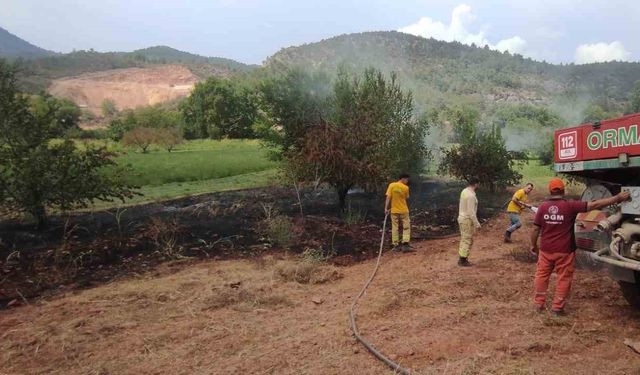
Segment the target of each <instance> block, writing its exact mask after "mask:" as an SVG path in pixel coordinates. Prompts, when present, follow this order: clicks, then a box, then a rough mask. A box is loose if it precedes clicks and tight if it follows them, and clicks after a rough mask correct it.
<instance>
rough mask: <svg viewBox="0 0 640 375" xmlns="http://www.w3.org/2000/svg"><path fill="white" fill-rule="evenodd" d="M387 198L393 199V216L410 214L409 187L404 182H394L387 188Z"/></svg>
mask: <svg viewBox="0 0 640 375" xmlns="http://www.w3.org/2000/svg"><path fill="white" fill-rule="evenodd" d="M385 195H386V196H387V197H390V198H391V213H392V214H408V213H409V206H407V198H409V187H408V186H407V185H405V184H403V183H402V182H392V183H390V184H389V187H388V188H387V193H386V194H385Z"/></svg>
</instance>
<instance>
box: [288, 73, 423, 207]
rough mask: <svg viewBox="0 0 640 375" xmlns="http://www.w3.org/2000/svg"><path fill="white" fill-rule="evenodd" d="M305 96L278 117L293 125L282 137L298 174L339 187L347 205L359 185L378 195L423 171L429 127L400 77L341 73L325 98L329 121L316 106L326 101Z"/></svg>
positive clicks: (297, 97) (292, 101) (293, 100)
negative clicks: (304, 110) (395, 180)
mask: <svg viewBox="0 0 640 375" xmlns="http://www.w3.org/2000/svg"><path fill="white" fill-rule="evenodd" d="M296 74H298V73H296ZM307 78H309V77H307ZM304 81H305V80H302V82H304ZM290 82H296V83H299V82H300V81H290ZM299 89H300V86H296V87H294V88H289V89H288V90H287V91H288V92H293V91H295V90H299ZM307 89H309V88H307ZM287 91H285V92H287ZM299 94H300V95H295V96H292V97H290V98H289V99H290V100H288V101H285V103H287V104H288V105H287V106H286V107H285V108H277V113H280V114H284V115H286V114H289V115H290V116H291V117H289V118H285V117H284V116H283V117H280V118H279V120H280V121H282V122H281V123H282V124H285V123H286V124H287V125H288V126H287V127H285V126H284V125H283V130H284V135H285V136H284V137H282V139H283V144H282V150H283V155H284V156H285V161H286V162H287V164H288V165H289V166H294V167H296V168H297V172H296V174H297V175H298V176H305V177H306V179H308V180H314V179H320V180H321V181H323V182H327V183H329V184H330V185H331V186H333V187H334V188H335V189H336V191H337V193H338V198H339V201H340V205H341V207H343V208H344V207H345V203H346V195H347V192H348V191H349V189H350V188H352V187H354V186H359V187H362V188H365V189H367V190H370V191H373V190H376V189H377V188H379V187H380V186H381V185H382V184H384V183H385V182H386V181H387V180H388V179H389V178H391V177H393V176H395V175H396V174H398V173H401V172H408V173H419V172H421V170H422V168H423V166H424V164H423V162H424V161H425V159H426V158H427V157H428V156H429V153H428V150H427V149H426V147H425V146H424V137H425V135H426V131H427V127H426V123H425V122H422V121H418V120H417V119H416V118H415V116H414V113H413V112H414V111H413V99H412V96H411V93H405V92H403V91H402V89H401V88H400V85H399V84H398V82H397V78H396V76H395V75H394V74H392V75H391V76H390V77H385V76H384V75H383V74H382V73H381V72H380V71H377V70H375V69H367V70H366V71H365V72H364V73H363V74H362V75H352V74H349V73H347V72H345V71H343V70H342V71H340V72H339V74H338V78H337V80H336V81H335V83H334V85H333V90H332V91H331V93H330V95H329V96H328V97H327V98H326V99H324V98H323V99H322V100H326V103H327V104H328V107H329V108H328V109H326V110H325V115H326V116H327V117H326V118H324V117H323V115H322V113H320V112H313V110H315V108H314V107H313V106H312V104H313V103H318V102H320V100H318V101H314V100H313V99H311V98H313V93H306V94H305V93H304V92H300V93H299ZM301 97H302V98H305V99H304V100H300V98H301ZM296 105H309V107H308V108H310V109H311V110H312V112H311V113H308V114H307V115H308V117H307V118H305V117H301V116H300V115H296V114H295V112H294V111H292V110H291V109H292V108H296Z"/></svg>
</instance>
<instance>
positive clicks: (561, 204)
mask: <svg viewBox="0 0 640 375" xmlns="http://www.w3.org/2000/svg"><path fill="white" fill-rule="evenodd" d="M549 193H551V196H550V197H549V198H548V199H547V200H546V201H545V202H544V203H542V204H541V205H540V206H539V207H538V211H537V212H536V216H535V219H534V224H535V226H534V229H533V231H532V233H531V252H532V253H535V254H538V264H537V269H536V275H535V281H534V289H535V296H534V299H533V302H534V304H535V307H536V310H537V311H539V312H542V311H544V309H545V304H546V295H547V288H548V286H549V278H550V277H551V273H552V272H553V271H554V270H555V271H556V275H557V280H556V292H555V296H554V298H553V303H552V305H551V313H552V314H554V315H564V314H565V304H566V301H567V297H568V296H569V291H570V290H571V282H572V280H573V272H574V269H575V258H576V253H575V250H576V245H575V241H574V236H573V226H574V224H575V221H576V216H577V215H578V214H579V213H580V212H587V211H591V210H597V209H600V208H603V207H606V206H610V205H612V204H616V203H620V202H624V201H626V200H628V199H629V192H627V191H623V192H621V193H619V194H618V195H615V196H613V197H609V198H603V199H598V200H595V201H591V202H583V201H577V200H567V199H565V196H564V194H565V186H564V182H563V181H562V180H561V179H559V178H554V179H552V180H551V181H550V182H549ZM538 237H540V247H538Z"/></svg>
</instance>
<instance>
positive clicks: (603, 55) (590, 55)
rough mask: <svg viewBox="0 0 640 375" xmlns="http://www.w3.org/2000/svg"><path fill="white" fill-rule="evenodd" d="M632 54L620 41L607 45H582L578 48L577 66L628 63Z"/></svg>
mask: <svg viewBox="0 0 640 375" xmlns="http://www.w3.org/2000/svg"><path fill="white" fill-rule="evenodd" d="M630 57H631V53H630V52H629V51H627V50H626V49H625V48H624V45H623V44H622V43H620V42H618V41H615V42H611V43H609V44H607V43H603V42H601V43H594V44H581V45H579V46H578V48H576V56H575V61H576V64H589V63H595V62H605V61H613V60H618V61H628V60H629V58H630Z"/></svg>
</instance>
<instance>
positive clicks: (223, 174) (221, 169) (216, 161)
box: [91, 140, 277, 209]
mask: <svg viewBox="0 0 640 375" xmlns="http://www.w3.org/2000/svg"><path fill="white" fill-rule="evenodd" d="M95 143H96V144H101V145H107V147H108V148H109V149H110V150H112V151H115V152H118V153H120V156H118V157H117V158H116V161H117V162H118V164H119V165H121V166H127V167H128V168H130V173H128V174H127V180H128V182H130V183H132V184H134V185H137V186H139V187H140V190H139V192H140V193H141V194H143V195H142V196H137V197H135V198H133V199H131V200H127V201H126V202H125V203H124V204H123V203H122V202H120V201H116V202H97V203H96V204H94V205H93V206H92V207H91V209H104V208H109V207H115V206H123V205H124V206H128V205H135V204H140V203H147V202H153V201H158V200H167V199H172V198H178V197H183V196H188V195H194V194H203V193H209V192H218V191H225V190H235V189H247V188H256V187H263V186H268V185H271V184H273V183H274V180H275V176H276V168H277V163H276V162H273V161H271V160H269V159H268V158H267V155H266V150H264V149H263V148H262V147H261V146H260V144H259V143H258V141H254V140H222V141H214V140H195V141H188V142H186V143H184V144H182V145H180V146H179V147H178V149H177V150H174V151H173V152H171V153H169V152H167V151H166V150H162V149H152V150H151V151H150V152H148V153H146V154H143V153H141V152H139V151H136V150H134V149H127V148H123V147H122V146H121V145H120V144H118V143H115V142H107V143H105V142H104V141H95Z"/></svg>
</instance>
